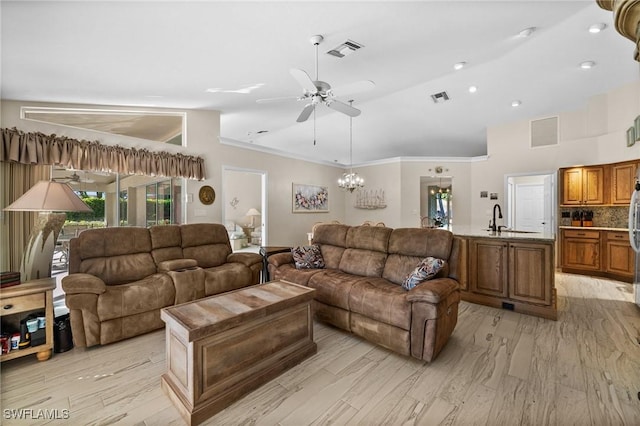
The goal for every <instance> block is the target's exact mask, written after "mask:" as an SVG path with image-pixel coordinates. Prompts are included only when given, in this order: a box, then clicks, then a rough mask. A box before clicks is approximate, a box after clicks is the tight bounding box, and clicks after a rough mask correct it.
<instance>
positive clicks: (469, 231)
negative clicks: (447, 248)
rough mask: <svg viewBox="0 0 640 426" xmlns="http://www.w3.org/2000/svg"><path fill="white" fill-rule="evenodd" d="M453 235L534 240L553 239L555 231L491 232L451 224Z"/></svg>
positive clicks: (484, 229)
mask: <svg viewBox="0 0 640 426" xmlns="http://www.w3.org/2000/svg"><path fill="white" fill-rule="evenodd" d="M450 231H451V232H453V234H454V235H457V236H460V237H473V238H495V239H502V240H535V241H555V240H556V235H555V233H544V232H509V231H508V230H504V229H503V230H502V232H500V233H498V232H496V233H493V232H491V231H488V230H487V228H482V227H475V226H455V225H454V226H452V227H451V229H450Z"/></svg>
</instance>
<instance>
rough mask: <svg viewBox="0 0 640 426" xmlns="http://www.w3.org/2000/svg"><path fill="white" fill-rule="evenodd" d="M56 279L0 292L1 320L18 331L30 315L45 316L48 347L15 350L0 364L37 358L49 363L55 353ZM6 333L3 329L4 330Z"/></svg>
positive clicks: (17, 286) (33, 282) (24, 283)
mask: <svg viewBox="0 0 640 426" xmlns="http://www.w3.org/2000/svg"><path fill="white" fill-rule="evenodd" d="M55 287H56V279H55V278H41V279H37V280H31V281H27V282H23V283H21V284H18V285H15V286H11V287H7V288H3V289H1V290H0V319H1V320H2V323H3V324H5V323H7V324H11V325H13V326H14V327H16V324H17V326H18V329H19V324H20V320H21V319H23V318H25V317H27V316H28V315H29V314H30V313H34V312H41V311H44V312H45V321H46V324H45V336H46V337H45V343H43V344H41V345H38V346H31V347H28V348H25V349H14V350H12V351H10V352H9V353H8V354H2V355H0V362H2V361H8V360H10V359H14V358H20V357H22V356H25V355H31V354H36V356H37V358H38V361H46V360H48V359H49V358H50V357H51V351H52V350H53V289H54V288H55ZM3 329H4V327H3Z"/></svg>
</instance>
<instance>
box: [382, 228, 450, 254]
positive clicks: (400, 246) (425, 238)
mask: <svg viewBox="0 0 640 426" xmlns="http://www.w3.org/2000/svg"><path fill="white" fill-rule="evenodd" d="M452 245H453V234H452V233H451V232H450V231H447V230H446V229H431V228H398V229H394V230H393V232H392V233H391V235H390V237H389V254H401V255H406V256H414V257H419V258H421V259H423V258H425V257H428V256H432V257H436V258H438V259H445V260H446V259H449V255H450V254H451V247H452Z"/></svg>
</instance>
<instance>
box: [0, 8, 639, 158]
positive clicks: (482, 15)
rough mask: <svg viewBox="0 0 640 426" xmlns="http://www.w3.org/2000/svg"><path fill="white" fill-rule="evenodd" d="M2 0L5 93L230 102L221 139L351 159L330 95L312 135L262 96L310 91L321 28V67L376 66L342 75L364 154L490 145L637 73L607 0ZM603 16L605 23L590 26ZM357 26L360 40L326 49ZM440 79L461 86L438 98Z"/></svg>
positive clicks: (186, 103)
mask: <svg viewBox="0 0 640 426" xmlns="http://www.w3.org/2000/svg"><path fill="white" fill-rule="evenodd" d="M0 12H1V15H2V16H1V18H2V28H1V31H2V33H1V35H2V40H1V43H2V45H1V48H2V49H1V58H2V79H1V88H0V90H1V95H2V98H3V99H12V100H23V101H46V102H70V103H86V104H100V105H126V106H131V107H139V106H145V107H147V106H148V107H161V108H180V109H183V108H187V109H213V110H219V111H220V112H221V135H220V138H221V140H222V141H223V142H232V143H237V144H240V145H246V146H254V147H260V149H266V150H274V151H277V152H285V153H288V154H292V155H295V156H300V157H303V158H311V159H314V160H319V161H325V162H329V163H334V162H337V163H339V164H348V162H349V117H348V116H346V115H344V114H342V113H340V112H337V111H335V110H333V109H330V108H327V107H326V106H324V105H320V106H318V107H317V114H316V119H315V141H316V144H315V145H314V120H313V115H312V116H311V118H310V119H309V120H307V121H306V122H304V123H297V122H296V118H297V117H298V114H299V113H300V111H301V110H302V108H303V107H304V102H300V101H295V100H290V101H283V102H277V103H268V104H259V103H257V102H256V100H257V99H261V98H271V97H280V96H294V97H295V96H298V95H301V94H302V88H301V87H300V85H299V84H298V83H297V82H296V80H295V79H294V78H293V77H292V76H291V74H290V72H289V71H290V69H291V68H299V69H303V70H305V71H307V73H308V74H309V75H310V76H311V77H312V78H314V79H315V48H314V46H313V45H312V44H311V43H310V42H309V39H310V37H311V36H313V35H315V34H321V35H323V36H324V41H323V42H322V43H321V44H320V45H319V49H318V51H319V57H318V77H319V80H323V81H326V82H328V83H329V84H330V85H331V86H333V87H334V88H339V87H340V86H344V85H347V84H349V83H352V82H355V81H360V80H372V81H373V82H375V88H374V89H373V90H369V91H366V92H362V93H356V94H352V95H349V96H345V97H342V96H340V93H339V91H338V90H337V89H336V95H337V96H338V99H339V100H341V101H344V102H348V101H349V100H350V99H352V100H353V101H354V103H353V106H354V107H357V108H358V109H360V110H361V111H362V113H361V115H359V116H358V117H355V118H353V161H354V163H362V162H368V161H375V160H380V159H385V158H390V157H403V156H420V157H434V156H435V157H451V156H453V157H460V156H461V157H470V156H478V155H484V154H486V129H487V127H488V126H493V125H497V124H500V123H505V122H511V121H515V120H523V119H531V118H540V117H545V116H548V115H551V114H557V113H558V112H561V111H566V110H573V109H576V108H582V107H584V106H585V104H586V101H587V100H588V99H589V98H590V97H591V96H593V95H597V94H601V93H605V92H607V91H609V90H611V89H613V88H616V87H619V86H621V85H624V84H627V83H629V82H632V81H637V80H638V79H640V70H639V67H638V63H637V62H635V61H633V59H632V50H633V44H632V43H631V42H630V41H628V40H627V39H624V38H623V37H622V36H620V35H619V34H618V33H616V31H615V30H614V29H613V27H612V22H611V21H612V14H611V12H608V11H605V10H602V9H600V8H599V7H598V6H597V4H596V2H595V0H588V1H581V0H574V1H551V2H544V1H483V0H475V1H457V0H453V1H412V2H401V1H387V2H384V1H382V2H366V1H340V2H311V1H289V2H276V1H259V2H248V1H241V2H236V1H234V2H230V1H227V2H224V1H199V2H152V1H143V2H127V1H122V2H100V1H87V2H59V1H43V2H25V1H2V3H0ZM596 23H605V24H606V25H607V27H606V28H605V29H604V30H603V31H601V32H600V33H597V34H593V33H590V32H589V31H588V28H589V26H590V25H592V24H596ZM531 27H533V28H535V31H533V32H532V33H531V34H530V36H529V37H522V36H520V35H519V33H520V32H521V31H522V30H524V29H526V28H531ZM346 40H352V41H355V42H357V43H360V44H362V45H363V46H364V47H362V48H361V49H359V50H358V51H356V52H354V53H353V54H350V55H347V56H345V57H343V58H337V57H335V56H331V55H328V54H326V52H327V51H329V50H331V49H333V48H334V47H336V46H338V45H340V44H341V43H343V42H344V41H346ZM584 61H593V62H595V66H594V67H592V68H591V69H582V68H581V67H580V66H579V64H580V63H582V62H584ZM458 62H466V66H465V67H463V68H462V69H460V70H454V64H455V63H458ZM470 86H476V87H477V91H476V92H475V93H470V92H469V87H470ZM439 92H446V93H447V94H448V97H449V98H450V99H449V100H448V101H446V102H442V103H435V102H434V101H433V100H432V98H431V95H432V94H435V93H439ZM515 100H518V101H520V102H521V105H520V106H518V107H512V106H511V104H512V101H515Z"/></svg>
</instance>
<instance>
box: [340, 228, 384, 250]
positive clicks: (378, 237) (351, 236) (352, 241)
mask: <svg viewBox="0 0 640 426" xmlns="http://www.w3.org/2000/svg"><path fill="white" fill-rule="evenodd" d="M391 231H393V230H392V229H391V228H385V227H383V226H353V227H351V228H349V230H348V231H347V238H346V245H345V247H346V248H355V249H363V250H371V251H377V252H382V253H387V249H388V247H389V237H390V235H391Z"/></svg>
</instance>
